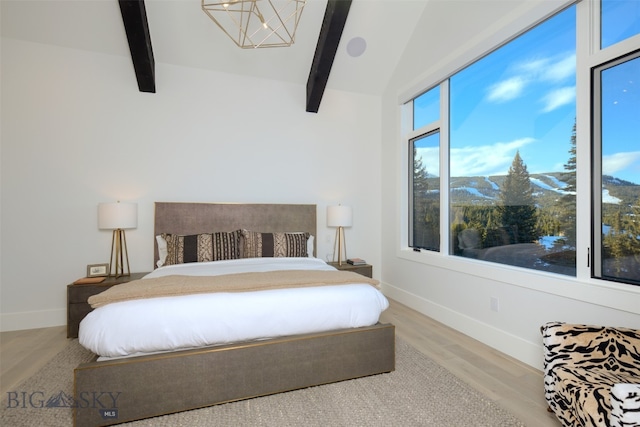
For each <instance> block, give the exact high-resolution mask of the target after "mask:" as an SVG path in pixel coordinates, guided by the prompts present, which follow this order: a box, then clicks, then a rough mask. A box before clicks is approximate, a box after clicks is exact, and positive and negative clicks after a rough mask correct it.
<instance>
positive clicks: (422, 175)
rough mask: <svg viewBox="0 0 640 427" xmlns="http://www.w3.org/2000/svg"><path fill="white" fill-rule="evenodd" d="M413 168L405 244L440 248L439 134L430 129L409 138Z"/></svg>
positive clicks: (433, 249)
mask: <svg viewBox="0 0 640 427" xmlns="http://www.w3.org/2000/svg"><path fill="white" fill-rule="evenodd" d="M411 149H412V152H413V156H412V159H411V165H410V167H411V168H412V170H413V174H412V177H411V179H412V181H413V185H412V186H411V191H412V194H413V198H412V200H411V205H412V206H411V209H410V213H411V219H410V222H411V224H412V229H413V233H412V234H411V236H410V239H409V246H411V247H413V248H419V249H428V250H432V251H438V250H440V173H439V170H440V133H439V132H438V131H433V132H431V133H428V134H426V135H421V136H419V137H417V138H414V139H412V140H411Z"/></svg>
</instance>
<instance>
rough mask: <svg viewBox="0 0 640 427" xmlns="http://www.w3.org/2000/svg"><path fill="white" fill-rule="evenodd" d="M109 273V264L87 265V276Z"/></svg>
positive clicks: (99, 275)
mask: <svg viewBox="0 0 640 427" xmlns="http://www.w3.org/2000/svg"><path fill="white" fill-rule="evenodd" d="M108 275H109V264H108V263H107V264H89V265H87V277H101V276H108Z"/></svg>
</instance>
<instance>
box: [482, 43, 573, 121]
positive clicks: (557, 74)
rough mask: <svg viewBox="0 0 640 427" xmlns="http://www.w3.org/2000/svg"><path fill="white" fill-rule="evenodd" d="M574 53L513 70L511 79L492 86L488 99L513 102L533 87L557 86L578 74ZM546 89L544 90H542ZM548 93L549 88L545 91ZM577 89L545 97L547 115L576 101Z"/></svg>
mask: <svg viewBox="0 0 640 427" xmlns="http://www.w3.org/2000/svg"><path fill="white" fill-rule="evenodd" d="M575 69H576V57H575V54H573V53H572V54H561V55H556V56H553V57H546V58H532V59H529V60H527V61H523V62H520V63H517V64H513V66H512V67H511V74H512V76H511V77H508V78H506V79H504V80H501V81H499V82H497V83H495V84H493V85H491V86H490V87H489V89H488V91H487V99H488V100H489V101H492V102H506V101H511V100H514V99H516V98H518V97H520V96H522V95H523V94H524V93H525V90H526V89H527V88H528V87H530V86H532V85H544V87H549V86H550V85H557V84H559V83H561V82H562V81H565V80H567V79H569V78H571V77H572V76H574V75H575ZM543 90H545V89H543ZM546 90H549V89H546ZM574 92H575V88H574V87H561V88H553V89H551V90H550V91H549V92H548V94H547V95H546V96H545V97H544V98H543V102H544V104H545V108H544V110H543V111H544V112H549V111H552V110H554V109H555V108H558V107H560V106H562V105H566V104H569V103H571V102H573V101H574V100H575V93H574Z"/></svg>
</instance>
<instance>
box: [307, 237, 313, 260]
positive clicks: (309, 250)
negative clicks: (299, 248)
mask: <svg viewBox="0 0 640 427" xmlns="http://www.w3.org/2000/svg"><path fill="white" fill-rule="evenodd" d="M307 256H308V257H309V258H313V235H312V234H311V235H309V240H307Z"/></svg>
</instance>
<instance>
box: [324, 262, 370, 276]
mask: <svg viewBox="0 0 640 427" xmlns="http://www.w3.org/2000/svg"><path fill="white" fill-rule="evenodd" d="M327 264H329V265H330V266H332V267H335V268H337V269H338V270H343V271H353V272H354V273H358V274H362V275H363V276H367V277H373V266H371V265H369V264H364V265H351V264H349V263H348V262H346V261H345V262H343V263H342V265H338V263H337V262H328V263H327Z"/></svg>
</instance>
